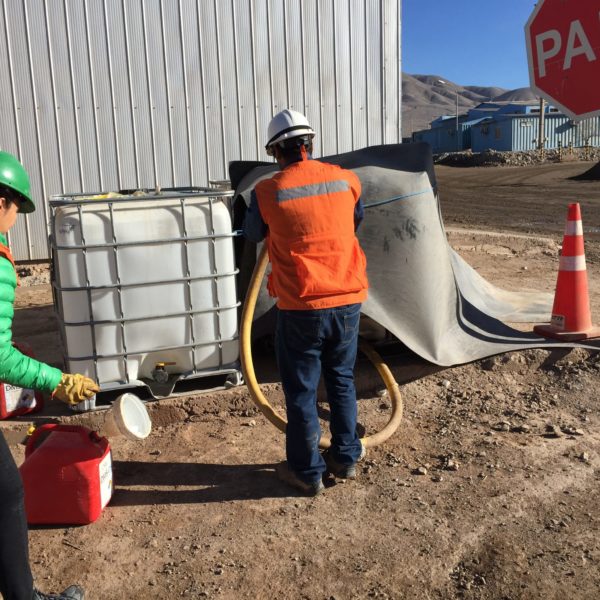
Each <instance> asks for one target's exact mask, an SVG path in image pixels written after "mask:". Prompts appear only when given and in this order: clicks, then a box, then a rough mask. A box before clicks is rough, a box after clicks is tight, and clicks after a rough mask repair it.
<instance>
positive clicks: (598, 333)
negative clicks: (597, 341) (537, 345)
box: [533, 325, 600, 342]
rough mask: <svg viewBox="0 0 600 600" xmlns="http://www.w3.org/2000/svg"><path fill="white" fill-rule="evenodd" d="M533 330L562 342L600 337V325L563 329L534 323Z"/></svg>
mask: <svg viewBox="0 0 600 600" xmlns="http://www.w3.org/2000/svg"><path fill="white" fill-rule="evenodd" d="M533 331H534V332H535V333H537V334H538V335H541V336H542V337H545V338H553V339H555V340H559V341H562V342H578V341H580V340H589V339H592V338H598V337H600V327H591V328H590V329H586V330H585V331H565V330H564V329H559V328H558V327H555V326H554V325H536V326H535V327H534V328H533Z"/></svg>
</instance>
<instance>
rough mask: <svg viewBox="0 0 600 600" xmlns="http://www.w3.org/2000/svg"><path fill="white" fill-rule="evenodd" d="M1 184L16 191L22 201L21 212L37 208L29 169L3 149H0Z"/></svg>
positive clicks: (28, 211)
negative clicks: (32, 193)
mask: <svg viewBox="0 0 600 600" xmlns="http://www.w3.org/2000/svg"><path fill="white" fill-rule="evenodd" d="M0 185H3V186H5V187H7V188H9V189H11V190H12V191H13V192H16V194H17V196H18V199H19V201H20V203H19V204H20V206H19V212H22V213H30V212H33V211H34V210H35V204H34V203H33V200H32V199H31V185H30V184H29V175H27V171H26V170H25V168H24V167H23V165H22V164H21V163H20V162H19V161H18V160H17V159H16V158H15V157H14V156H13V155H12V154H9V153H8V152H4V151H2V150H0Z"/></svg>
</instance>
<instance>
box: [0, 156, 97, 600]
mask: <svg viewBox="0 0 600 600" xmlns="http://www.w3.org/2000/svg"><path fill="white" fill-rule="evenodd" d="M33 210H35V206H34V204H33V201H32V200H31V192H30V186H29V177H28V175H27V172H26V171H25V169H24V168H23V165H21V163H20V162H19V161H18V160H17V159H16V158H15V157H14V156H12V155H11V154H9V153H8V152H2V151H0V381H3V382H5V383H10V384H12V385H17V386H19V387H25V388H33V389H37V390H42V391H46V392H52V395H53V396H54V397H56V398H58V399H59V400H62V401H63V402H66V403H67V404H76V403H78V402H81V401H82V400H85V399H86V398H91V397H92V396H93V395H94V394H95V393H96V392H98V391H100V390H99V388H98V386H97V385H96V383H95V382H94V381H92V380H91V379H89V378H88V377H85V376H83V375H78V374H75V375H72V374H70V373H61V372H60V370H59V369H55V368H54V367H51V366H50V365H47V364H45V363H42V362H39V361H37V360H34V359H33V358H29V357H28V356H24V355H23V354H21V352H19V350H17V348H15V347H14V346H13V345H12V343H11V339H12V331H11V326H12V318H13V314H14V307H13V304H14V300H15V288H16V286H17V278H16V273H15V267H14V261H13V258H12V255H11V253H10V250H9V248H8V247H7V245H6V237H5V236H6V233H7V232H8V230H9V229H10V228H11V227H12V226H13V225H14V224H15V221H16V220H17V213H19V212H21V213H28V212H32V211H33ZM27 546H28V544H27V521H26V518H25V507H24V505H23V484H22V482H21V478H20V475H19V471H18V470H17V466H16V464H15V461H14V459H13V457H12V455H11V452H10V449H9V448H8V445H7V444H6V440H5V439H4V436H3V435H2V434H1V433H0V594H1V595H2V597H3V598H4V600H45V599H54V600H83V596H84V593H83V590H82V589H81V588H80V587H79V586H77V585H72V586H70V587H69V588H67V589H66V590H65V591H64V592H62V594H59V595H54V594H50V595H48V594H43V593H42V592H39V591H37V590H35V589H34V588H33V579H32V576H31V569H30V567H29V557H28V547H27Z"/></svg>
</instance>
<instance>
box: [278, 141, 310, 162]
mask: <svg viewBox="0 0 600 600" xmlns="http://www.w3.org/2000/svg"><path fill="white" fill-rule="evenodd" d="M276 146H278V147H279V152H280V155H281V158H283V160H285V161H286V162H289V161H291V160H299V159H300V157H301V151H300V149H301V148H302V147H303V146H304V147H305V148H306V151H307V152H308V153H309V154H310V153H312V150H313V145H312V136H308V135H300V136H297V137H293V138H290V139H287V140H282V141H281V142H278V143H277V144H276Z"/></svg>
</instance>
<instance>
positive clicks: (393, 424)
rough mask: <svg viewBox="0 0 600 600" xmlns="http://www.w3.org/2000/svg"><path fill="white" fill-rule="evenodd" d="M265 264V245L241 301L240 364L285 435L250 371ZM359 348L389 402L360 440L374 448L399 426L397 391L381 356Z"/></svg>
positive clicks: (256, 395)
mask: <svg viewBox="0 0 600 600" xmlns="http://www.w3.org/2000/svg"><path fill="white" fill-rule="evenodd" d="M268 263H269V257H268V254H267V246H266V244H265V245H263V249H262V251H261V253H260V255H259V257H258V260H257V262H256V266H255V267H254V271H253V273H252V279H251V281H250V285H249V287H248V291H247V293H246V300H245V301H244V308H243V310H242V323H241V331H240V337H241V361H242V372H243V374H244V379H245V381H246V385H247V386H248V390H249V391H250V395H251V396H252V400H254V403H255V404H256V406H258V408H259V409H260V411H261V412H262V413H263V415H265V417H267V419H268V420H269V421H271V423H273V425H275V427H277V429H279V430H280V431H282V432H284V433H285V428H286V425H287V421H286V420H285V419H284V418H283V417H281V416H280V415H279V414H277V413H276V412H275V410H274V409H273V407H272V406H271V405H270V404H269V401H268V400H267V399H266V398H265V396H264V394H263V393H262V391H261V389H260V386H259V384H258V381H257V380H256V373H255V372H254V362H253V360H252V346H251V339H252V320H253V318H254V310H255V308H256V300H257V298H258V293H259V291H260V286H261V283H262V280H263V277H264V275H265V271H266V270H267V264H268ZM359 349H360V350H361V352H363V353H364V354H365V355H366V356H367V358H369V360H370V361H371V362H372V363H373V364H374V365H375V368H376V369H377V371H378V372H379V374H380V375H381V378H382V379H383V381H384V383H385V387H386V388H387V390H388V393H389V396H390V399H391V402H392V413H391V416H390V419H389V421H388V422H387V424H386V425H385V426H384V427H383V429H381V431H378V432H377V433H375V434H373V435H370V436H366V437H364V438H362V439H361V442H362V444H363V446H365V447H367V448H368V447H373V446H378V445H379V444H382V443H383V442H385V441H386V440H387V439H388V438H389V437H390V436H391V435H392V434H393V433H394V432H395V431H396V429H398V427H399V425H400V421H402V410H403V406H402V396H401V395H400V388H399V386H398V383H397V382H396V380H395V379H394V376H393V375H392V372H391V371H390V369H389V368H388V366H387V365H386V364H385V363H384V362H383V360H382V359H381V356H379V354H378V353H377V352H376V351H375V350H374V349H373V347H372V346H371V345H370V344H368V343H367V342H366V341H364V340H361V341H360V342H359ZM330 445H331V440H330V439H328V438H326V437H325V436H323V437H321V441H320V442H319V447H320V448H329V446H330Z"/></svg>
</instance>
